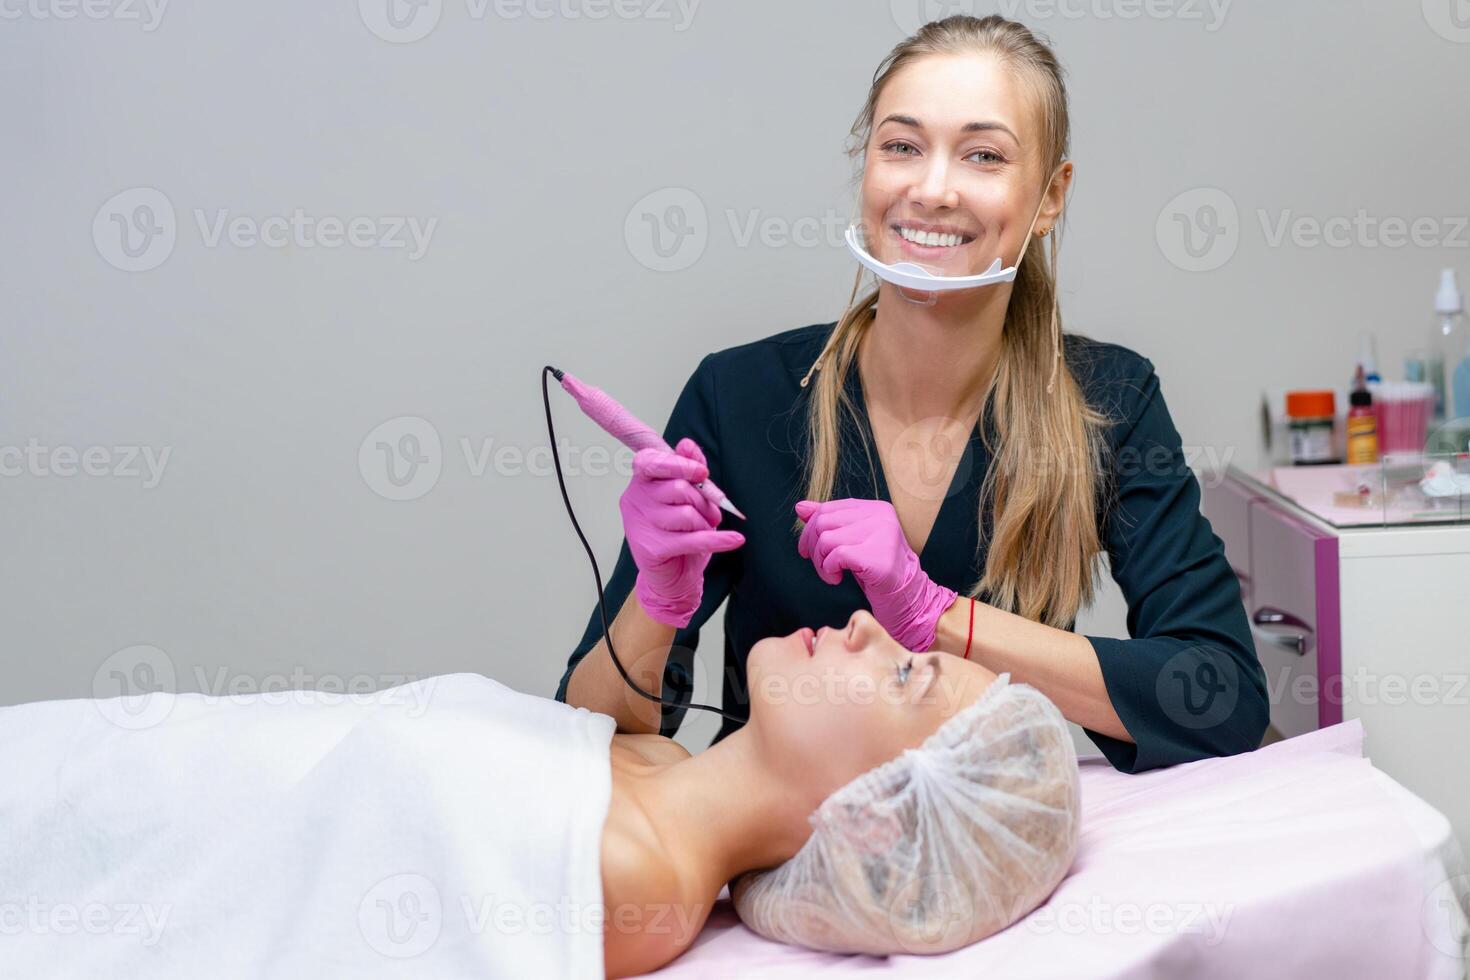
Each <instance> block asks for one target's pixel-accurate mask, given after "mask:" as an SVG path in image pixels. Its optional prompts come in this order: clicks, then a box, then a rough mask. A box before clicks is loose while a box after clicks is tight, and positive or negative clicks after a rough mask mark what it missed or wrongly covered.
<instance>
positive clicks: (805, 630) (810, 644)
mask: <svg viewBox="0 0 1470 980" xmlns="http://www.w3.org/2000/svg"><path fill="white" fill-rule="evenodd" d="M796 635H797V636H799V637H801V643H802V646H804V647H806V655H807V656H808V657H810V656H812V655H813V654H814V653H815V652H816V651H815V644H816V642H817V634H815V633H813V632H812V629H811V627H810V626H803V627H802V628H801V629H799V630H797V631H796Z"/></svg>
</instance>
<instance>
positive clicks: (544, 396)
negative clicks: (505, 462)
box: [541, 364, 746, 725]
mask: <svg viewBox="0 0 1470 980" xmlns="http://www.w3.org/2000/svg"><path fill="white" fill-rule="evenodd" d="M548 374H550V375H553V376H554V377H555V378H556V380H557V381H560V380H561V377H562V374H563V372H562V371H559V370H558V369H556V368H554V367H552V366H551V365H549V364H548V365H546V367H544V368H542V369H541V401H542V402H543V403H544V404H545V405H546V435H547V437H548V438H550V439H551V461H552V463H553V464H555V466H556V482H557V485H558V486H559V487H561V499H562V503H564V504H566V505H567V516H568V517H570V518H571V519H572V527H573V528H574V529H576V532H577V537H578V538H580V539H581V541H582V548H583V550H585V551H586V552H587V560H588V561H590V562H592V577H593V579H594V580H595V581H596V582H597V609H598V611H599V612H600V613H601V614H602V638H603V640H604V641H606V643H607V652H608V655H609V656H611V657H612V662H613V666H615V667H617V668H618V673H619V674H622V675H623V681H624V682H625V683H626V684H627V685H628V686H629V687H631V688H632V689H633V690H635V691H637V692H638V693H639V694H640V695H642V696H643V697H645V698H647V699H648V700H649V701H655V702H657V703H659V704H667V705H670V706H671V707H675V708H677V707H680V704H679V702H678V701H671V700H669V699H668V698H664V697H659V696H658V695H657V694H650V693H649V692H647V691H645V690H644V689H643V688H641V687H639V686H638V685H637V684H635V683H633V678H631V677H629V676H628V672H627V671H626V670H624V669H623V662H622V661H621V660H619V659H618V655H617V652H616V651H615V650H613V642H612V626H610V625H609V624H608V621H607V599H606V597H605V596H604V595H603V594H602V572H601V571H600V570H599V569H598V567H597V556H596V555H594V554H593V553H592V546H591V545H590V544H588V543H587V535H585V534H583V533H582V525H580V524H578V523H577V515H576V514H575V513H573V511H572V498H571V497H569V496H567V481H566V480H565V479H564V478H563V477H562V473H561V455H560V454H559V453H558V452H557V450H556V428H555V426H553V425H552V424H551V389H550V387H549V385H548V384H547V381H546V376H547V375H548ZM589 652H590V651H589ZM693 669H694V667H693V665H692V664H691V665H690V670H691V672H692V671H693ZM688 707H690V708H698V709H699V710H701V711H713V712H714V713H715V714H718V715H723V716H724V717H726V718H728V719H730V720H731V721H735V722H739V723H740V724H742V725H743V724H745V721H746V719H744V718H741V717H739V716H737V715H732V714H731V713H730V712H728V711H726V710H724V709H723V708H716V707H715V706H714V705H712V704H691V705H689V706H688Z"/></svg>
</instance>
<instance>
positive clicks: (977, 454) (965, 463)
mask: <svg viewBox="0 0 1470 980" xmlns="http://www.w3.org/2000/svg"><path fill="white" fill-rule="evenodd" d="M845 387H846V388H847V393H848V396H849V397H850V398H851V399H852V401H853V404H854V406H856V408H857V417H858V421H859V422H860V424H861V427H862V433H861V438H862V440H863V442H864V444H865V445H866V448H867V451H868V453H870V454H871V455H872V457H873V460H874V464H873V476H874V477H875V478H876V480H877V484H876V486H873V487H872V490H873V492H874V494H875V496H874V498H873V499H876V500H882V501H885V502H887V503H890V504H891V503H893V496H892V494H891V493H890V492H889V489H888V474H887V473H886V472H885V470H884V467H883V456H882V455H881V454H880V453H879V452H878V441H877V438H876V437H875V436H874V435H873V420H872V419H871V418H870V417H869V415H868V402H867V399H866V397H865V396H864V393H863V379H862V372H861V371H860V370H859V369H858V364H857V359H856V358H854V359H853V362H852V365H851V366H850V367H849V369H848V372H847V379H846V383H845ZM989 411H990V407H989V404H988V403H987V405H986V408H985V411H983V412H981V413H980V417H979V418H978V419H976V421H975V426H974V427H973V428H972V429H971V430H970V438H969V441H968V442H967V443H966V444H965V451H964V453H963V454H962V455H961V456H960V461H959V463H958V464H956V466H955V471H954V475H953V476H951V477H950V482H949V487H948V488H947V489H946V490H945V494H944V499H943V500H941V501H940V502H939V511H938V513H936V514H935V515H934V523H933V525H932V526H931V527H930V528H929V534H928V536H927V537H925V538H924V543H923V545H922V546H921V547H920V549H919V553H918V554H919V564H920V565H921V566H923V567H924V568H925V569H930V568H932V566H933V564H934V561H935V560H937V559H938V558H939V556H941V555H944V554H946V553H948V554H950V555H953V554H954V553H955V551H954V549H953V548H950V549H944V548H940V549H938V551H937V553H935V554H931V552H935V551H936V549H935V547H934V542H935V539H936V538H939V537H941V536H944V537H947V538H948V537H951V536H953V535H957V534H959V533H961V532H963V531H964V530H965V529H966V528H967V526H969V525H971V524H973V522H974V519H975V517H976V512H975V506H976V504H975V500H976V498H977V497H978V496H979V485H980V479H981V477H982V476H983V474H984V472H985V466H986V465H987V464H988V460H989V454H988V453H987V452H986V450H985V443H984V440H983V439H982V438H981V436H980V427H981V426H982V425H984V424H985V419H986V416H987V415H988V414H989ZM863 448H864V447H863V446H861V445H860V446H857V447H855V449H856V450H857V451H858V452H859V453H861V451H862V449H863ZM972 485H973V486H974V492H973V493H971V492H968V491H969V489H970V487H971V486H972ZM975 533H976V534H977V535H978V533H979V531H978V529H976V530H975Z"/></svg>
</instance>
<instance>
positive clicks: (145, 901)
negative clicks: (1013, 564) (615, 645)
mask: <svg viewBox="0 0 1470 980" xmlns="http://www.w3.org/2000/svg"><path fill="white" fill-rule="evenodd" d="M811 639H812V636H811V633H810V631H806V630H803V631H798V632H797V633H793V634H791V635H789V636H785V637H772V638H769V639H766V640H763V641H761V642H760V643H759V644H757V645H756V646H755V648H754V649H753V650H752V651H751V655H750V660H749V678H748V680H749V690H750V696H751V714H750V721H749V723H748V724H747V725H745V726H744V727H743V728H741V729H740V730H738V731H736V732H734V733H733V734H731V735H730V736H729V737H727V738H725V739H723V740H722V741H720V742H719V743H717V744H715V745H713V746H711V747H710V748H709V749H708V750H706V751H704V752H702V753H700V754H699V755H696V756H690V755H689V753H688V752H687V751H685V750H684V749H683V748H682V747H680V746H679V745H678V744H677V743H675V742H673V741H672V740H670V739H666V738H662V737H661V736H657V735H622V734H615V733H614V723H613V720H612V719H611V718H610V717H608V716H606V715H601V714H595V713H592V712H589V711H587V710H586V709H584V708H571V707H569V706H567V705H565V704H561V703H559V702H556V701H552V700H550V699H546V698H538V697H532V696H529V695H525V694H520V693H518V692H515V691H512V690H510V689H509V688H506V687H504V686H503V685H500V684H497V683H496V682H494V681H492V680H489V679H487V678H484V677H480V676H478V675H473V674H455V675H448V676H444V677H436V678H429V679H427V680H424V681H418V682H415V683H414V684H409V685H404V686H402V687H399V688H393V689H389V690H387V691H381V692H377V693H376V694H375V695H373V697H372V698H370V699H367V700H366V701H363V700H360V699H359V700H352V701H348V700H344V699H343V698H342V697H341V696H327V695H321V694H318V693H317V692H289V694H290V695H291V696H290V697H285V698H283V697H279V696H278V697H275V698H271V697H269V696H268V695H254V696H250V697H206V696H203V695H197V694H184V695H172V694H163V693H159V694H153V695H148V696H134V697H130V698H121V699H110V700H79V701H52V702H40V703H36V704H28V705H19V706H17V707H13V708H3V709H0V747H3V750H4V753H3V757H4V758H5V759H6V763H5V769H6V770H7V771H6V773H5V778H4V779H0V927H3V931H4V935H3V937H0V945H3V946H4V948H5V950H6V956H5V959H6V961H7V963H8V965H9V967H10V968H12V969H14V970H16V971H17V972H16V974H15V975H17V976H63V975H67V976H92V975H98V976H101V975H111V976H133V975H146V976H149V977H190V978H193V977H199V976H230V977H272V978H277V977H312V978H318V977H321V976H332V977H334V978H336V977H400V976H401V977H420V976H434V977H466V978H468V977H475V978H477V980H478V978H484V977H499V976H533V975H534V976H546V977H554V976H563V977H591V976H598V975H603V974H605V975H608V976H624V975H628V974H631V973H637V972H642V971H647V970H652V969H654V968H656V967H658V966H661V965H663V964H664V963H667V962H669V961H670V960H672V959H673V958H675V957H676V956H678V954H679V953H680V952H682V951H683V950H684V949H686V948H687V947H688V946H689V944H690V943H691V942H692V941H693V939H694V938H695V936H696V935H697V934H698V932H699V930H700V929H701V928H702V927H703V925H704V922H705V920H706V918H707V916H708V914H709V912H710V909H711V906H712V904H713V903H714V901H715V898H716V896H717V895H718V893H719V891H720V889H721V887H722V886H723V885H725V884H726V883H731V885H732V891H733V894H734V899H735V906H736V910H737V911H738V913H739V915H740V917H741V918H742V919H743V920H744V921H745V923H746V924H747V925H748V926H749V927H750V928H751V929H753V930H755V931H756V932H758V933H760V934H761V935H763V936H767V937H769V938H771V939H774V940H778V941H781V942H787V943H797V944H801V945H805V946H809V947H812V948H817V949H824V950H833V951H840V952H866V953H876V954H883V953H903V952H914V953H934V952H941V951H946V950H950V949H954V948H957V947H960V946H963V945H965V944H968V943H972V942H975V941H977V940H980V939H982V938H984V937H985V936H988V935H990V934H992V933H994V932H996V931H997V930H999V929H1002V928H1004V927H1005V926H1007V925H1008V924H1010V923H1011V922H1014V921H1015V920H1017V919H1018V918H1020V917H1021V916H1023V915H1025V914H1026V913H1027V912H1029V911H1030V910H1031V909H1032V908H1034V907H1035V906H1036V905H1038V904H1039V903H1040V902H1042V901H1043V900H1044V899H1045V898H1046V897H1047V895H1049V894H1050V893H1051V891H1052V890H1053V889H1054V888H1055V887H1056V885H1057V884H1058V882H1060V880H1061V879H1062V878H1063V877H1064V875H1065V874H1066V872H1067V869H1068V867H1069V866H1070V863H1071V860H1072V857H1073V854H1074V852H1075V847H1076V839H1077V813H1078V790H1077V771H1076V761H1075V758H1074V755H1073V750H1072V743H1071V739H1070V736H1069V734H1068V732H1067V729H1066V725H1065V723H1064V721H1063V720H1062V717H1061V715H1060V713H1059V712H1058V711H1057V709H1056V708H1055V707H1054V706H1053V705H1052V704H1051V703H1050V702H1049V701H1048V700H1046V699H1045V698H1044V697H1043V696H1042V695H1041V694H1040V693H1038V692H1037V691H1035V690H1034V689H1032V688H1030V687H1027V686H1025V685H1020V684H1010V683H1009V678H1008V677H1007V676H1004V675H1003V676H1001V677H999V678H997V677H996V676H995V675H994V674H992V673H991V672H990V671H988V670H986V669H985V668H984V667H981V666H980V665H978V664H975V663H972V662H970V661H966V660H963V659H961V658H958V657H954V656H952V655H949V654H943V653H934V654H922V655H914V654H910V653H909V652H908V651H906V650H904V649H903V648H902V647H900V646H899V645H898V643H897V642H895V641H894V640H893V639H892V638H891V637H890V636H888V634H887V633H885V632H884V631H883V629H882V628H881V627H880V626H879V625H878V623H877V622H876V621H875V620H874V619H873V618H872V617H871V616H870V615H868V614H867V613H865V612H859V613H855V614H854V615H853V617H852V619H851V620H850V621H849V623H848V624H847V627H846V628H845V629H824V630H822V631H821V633H820V634H818V635H817V636H816V638H815V644H814V645H813V644H812V643H811Z"/></svg>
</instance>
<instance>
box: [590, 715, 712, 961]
mask: <svg viewBox="0 0 1470 980" xmlns="http://www.w3.org/2000/svg"><path fill="white" fill-rule="evenodd" d="M688 758H689V751H688V750H687V749H685V748H684V747H683V746H682V745H680V744H679V743H677V742H675V741H674V740H673V739H669V738H664V737H663V736H661V735H615V736H613V744H612V751H611V763H612V794H611V797H610V798H609V801H608V812H607V822H606V824H605V825H604V826H603V832H602V901H603V905H604V906H605V909H606V914H605V918H604V925H603V939H602V952H603V969H604V972H605V973H606V975H607V976H608V977H625V976H633V975H636V974H640V973H648V972H650V971H652V970H655V969H657V968H659V967H661V966H663V965H664V964H665V963H668V962H670V961H671V960H673V959H674V958H675V957H677V956H678V955H679V954H680V953H682V952H683V951H684V950H685V949H687V948H688V947H689V944H690V943H692V942H693V941H694V938H695V937H696V936H698V935H699V930H700V929H702V928H703V927H704V921H705V919H706V918H707V917H708V915H709V911H710V905H711V904H712V898H711V897H709V896H704V895H695V894H692V891H693V889H692V888H691V886H690V884H689V883H688V882H687V881H686V880H685V878H684V877H683V876H681V875H680V873H679V869H678V867H677V866H676V864H675V862H674V861H673V860H672V859H671V858H670V855H669V853H668V850H667V848H665V846H664V844H663V842H662V841H661V840H660V839H659V836H658V834H657V832H656V831H655V830H654V827H653V825H652V823H651V822H650V821H649V819H648V815H647V812H646V811H645V810H644V808H643V806H642V802H641V799H640V797H639V793H638V788H637V773H638V771H639V770H640V769H643V768H645V767H648V766H650V765H652V766H662V765H669V764H672V763H675V762H680V761H682V760H684V759H688Z"/></svg>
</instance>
